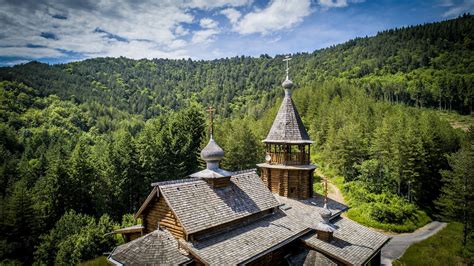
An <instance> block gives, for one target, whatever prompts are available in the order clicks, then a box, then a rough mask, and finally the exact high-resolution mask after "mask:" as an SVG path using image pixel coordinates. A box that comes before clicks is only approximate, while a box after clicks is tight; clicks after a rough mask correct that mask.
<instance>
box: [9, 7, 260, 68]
mask: <svg viewBox="0 0 474 266" xmlns="http://www.w3.org/2000/svg"><path fill="white" fill-rule="evenodd" d="M0 3H1V6H2V8H0V24H1V25H2V27H0V55H2V56H13V55H14V56H20V57H22V58H32V59H37V58H43V57H50V56H52V57H61V56H68V53H70V52H72V53H76V54H80V55H81V56H82V57H84V58H88V57H97V56H120V55H123V56H130V57H133V58H144V57H146V58H152V57H156V56H160V57H161V56H162V57H170V58H180V57H189V56H190V55H192V52H190V51H191V47H187V46H188V45H189V44H191V43H193V44H196V43H208V42H210V41H212V40H213V39H214V37H215V35H216V34H218V33H219V32H220V31H219V29H218V22H217V21H215V20H213V19H211V18H206V19H201V20H200V21H198V22H199V23H200V26H201V27H202V29H201V30H199V29H194V30H192V28H193V27H187V28H185V26H186V25H191V24H193V23H196V17H195V16H196V12H195V9H205V10H212V9H222V8H231V7H240V6H244V5H248V4H250V3H251V1H250V0H177V1H154V0H142V1H132V0H118V1H108V0H97V1H73V0H65V1H60V2H57V1H54V0H45V1H36V0H24V1H2V0H0ZM190 34H192V35H191V36H192V37H189V35H190ZM40 48H41V49H40ZM192 48H194V47H192ZM9 53H11V54H9Z"/></svg>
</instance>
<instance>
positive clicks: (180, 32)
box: [174, 25, 189, 36]
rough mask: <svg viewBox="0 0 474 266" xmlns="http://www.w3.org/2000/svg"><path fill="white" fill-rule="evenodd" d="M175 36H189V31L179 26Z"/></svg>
mask: <svg viewBox="0 0 474 266" xmlns="http://www.w3.org/2000/svg"><path fill="white" fill-rule="evenodd" d="M174 34H175V35H177V36H186V35H188V34H189V30H188V29H185V28H183V26H181V25H178V26H177V27H176V28H175V29H174Z"/></svg>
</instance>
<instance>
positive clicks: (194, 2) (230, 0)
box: [184, 0, 253, 9]
mask: <svg viewBox="0 0 474 266" xmlns="http://www.w3.org/2000/svg"><path fill="white" fill-rule="evenodd" d="M252 2H253V1H252V0H191V1H186V0H185V1H184V3H185V5H186V6H188V7H191V8H200V9H212V8H217V7H226V6H232V7H237V6H244V5H249V4H251V3H252Z"/></svg>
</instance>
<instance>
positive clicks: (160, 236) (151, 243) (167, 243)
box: [109, 230, 192, 265]
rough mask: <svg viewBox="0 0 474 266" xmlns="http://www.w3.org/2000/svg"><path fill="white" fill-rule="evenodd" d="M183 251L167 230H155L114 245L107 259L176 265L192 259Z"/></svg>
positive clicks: (142, 263) (120, 261)
mask: <svg viewBox="0 0 474 266" xmlns="http://www.w3.org/2000/svg"><path fill="white" fill-rule="evenodd" d="M184 252H185V251H184V250H180V249H179V248H178V241H177V240H176V239H175V238H174V237H173V236H172V235H171V234H170V233H169V232H168V231H160V230H156V231H153V232H151V233H149V234H147V235H145V236H142V237H140V238H137V239H135V240H133V241H131V242H128V243H126V244H123V245H121V246H118V247H116V248H115V249H114V250H113V251H112V254H110V256H109V260H111V261H115V262H118V263H121V264H126V265H178V264H183V263H186V262H189V261H191V260H192V258H190V257H188V256H187V255H185V254H184Z"/></svg>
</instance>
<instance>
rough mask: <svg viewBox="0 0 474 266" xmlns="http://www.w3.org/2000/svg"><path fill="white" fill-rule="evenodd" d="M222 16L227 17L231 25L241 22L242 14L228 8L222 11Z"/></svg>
mask: <svg viewBox="0 0 474 266" xmlns="http://www.w3.org/2000/svg"><path fill="white" fill-rule="evenodd" d="M221 14H222V15H224V16H226V17H227V18H228V19H229V21H230V23H232V24H235V23H237V21H238V20H239V18H240V17H241V16H242V14H241V13H240V12H239V11H237V10H236V9H235V8H227V9H224V10H222V11H221Z"/></svg>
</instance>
